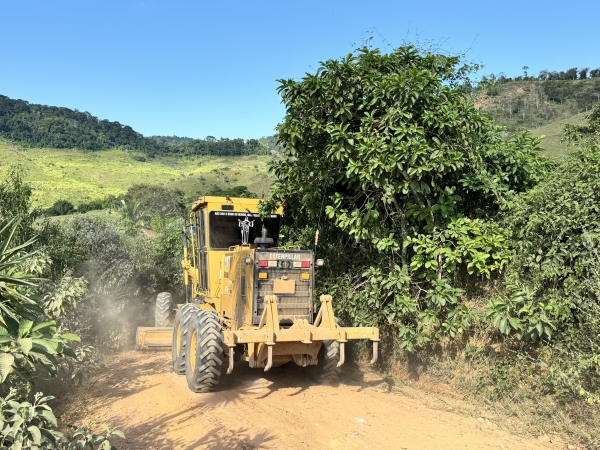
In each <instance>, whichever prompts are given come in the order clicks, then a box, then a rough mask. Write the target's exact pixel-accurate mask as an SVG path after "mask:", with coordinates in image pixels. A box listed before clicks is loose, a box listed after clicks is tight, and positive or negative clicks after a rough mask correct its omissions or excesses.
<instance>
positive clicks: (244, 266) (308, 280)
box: [137, 196, 379, 392]
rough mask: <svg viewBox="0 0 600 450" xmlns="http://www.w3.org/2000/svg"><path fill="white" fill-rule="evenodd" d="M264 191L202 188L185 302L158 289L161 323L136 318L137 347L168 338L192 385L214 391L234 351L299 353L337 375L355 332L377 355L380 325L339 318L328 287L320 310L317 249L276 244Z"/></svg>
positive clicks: (266, 361) (274, 219)
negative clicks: (263, 207) (254, 194)
mask: <svg viewBox="0 0 600 450" xmlns="http://www.w3.org/2000/svg"><path fill="white" fill-rule="evenodd" d="M258 203H259V200H258V199H247V198H230V197H210V196H206V197H202V198H200V199H199V200H198V201H197V202H196V203H194V205H193V206H192V213H191V215H190V220H189V222H188V224H187V226H186V227H185V228H184V230H183V233H182V236H183V261H182V268H183V277H184V284H185V290H186V303H184V304H182V305H179V306H178V307H177V308H176V313H175V318H174V321H173V326H172V327H168V326H166V325H168V320H169V312H170V310H171V308H172V305H171V296H170V294H168V293H161V294H159V295H158V298H157V303H156V315H155V317H156V325H157V326H156V327H148V328H138V333H137V345H138V348H151V347H167V346H171V347H172V355H173V369H174V371H175V372H176V373H178V374H182V375H183V374H185V375H186V378H187V382H188V386H189V388H190V389H191V390H192V391H194V392H208V391H211V390H213V389H214V388H215V387H216V386H217V384H218V383H219V377H220V376H221V368H222V365H223V364H224V363H225V364H226V365H227V373H228V374H230V373H231V372H232V371H233V368H234V362H235V361H242V360H245V361H247V362H248V363H249V365H250V367H253V368H263V369H264V370H265V371H268V370H269V369H271V367H273V366H278V365H281V364H285V363H287V362H291V361H294V362H295V363H296V364H298V365H300V366H302V367H307V366H308V367H310V369H312V370H313V371H314V372H316V376H317V377H318V378H320V379H321V380H322V381H332V380H334V379H335V378H336V377H337V375H338V373H339V371H340V367H341V366H342V364H344V358H345V356H344V354H345V351H344V350H345V348H344V347H345V343H346V342H347V341H348V340H349V339H370V340H371V341H372V342H373V359H372V361H371V363H375V361H376V360H377V353H378V348H377V347H378V342H379V330H378V329H377V328H366V327H340V326H338V324H337V322H336V319H335V317H334V313H333V308H332V298H331V296H329V295H322V296H321V298H320V300H321V302H320V307H319V310H318V312H316V314H315V310H314V304H313V291H314V276H315V267H317V266H320V265H323V260H316V261H315V260H314V253H313V252H312V251H311V250H301V249H299V248H292V247H285V248H284V247H278V242H277V241H278V238H279V226H280V219H281V214H282V212H283V211H282V209H281V208H280V209H279V210H278V211H276V212H275V214H271V215H269V216H267V217H265V218H262V219H261V217H260V216H259V214H258Z"/></svg>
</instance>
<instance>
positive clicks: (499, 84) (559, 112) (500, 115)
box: [471, 77, 600, 131]
mask: <svg viewBox="0 0 600 450" xmlns="http://www.w3.org/2000/svg"><path fill="white" fill-rule="evenodd" d="M519 78H521V79H516V80H510V79H508V80H507V79H502V78H500V79H499V78H492V79H490V78H485V79H483V80H482V82H481V83H479V85H478V87H477V88H476V89H475V91H474V92H472V94H471V95H472V96H473V100H474V102H475V104H476V105H477V106H478V107H479V108H480V109H481V110H482V111H483V112H485V113H486V114H487V115H489V116H490V117H492V118H493V119H494V122H495V123H497V124H498V125H503V126H506V127H507V129H508V131H518V130H531V129H534V128H538V127H542V126H545V125H548V124H550V123H554V122H556V121H557V120H565V119H568V118H569V117H572V116H574V115H576V114H580V113H584V112H586V111H590V110H591V109H592V107H593V105H594V104H595V103H597V102H598V101H600V77H594V78H587V79H581V80H580V79H576V80H561V79H539V78H529V79H522V77H519Z"/></svg>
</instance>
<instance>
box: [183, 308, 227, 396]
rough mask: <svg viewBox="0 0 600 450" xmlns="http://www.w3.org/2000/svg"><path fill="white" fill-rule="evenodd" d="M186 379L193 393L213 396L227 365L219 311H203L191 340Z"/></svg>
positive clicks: (199, 313)
mask: <svg viewBox="0 0 600 450" xmlns="http://www.w3.org/2000/svg"><path fill="white" fill-rule="evenodd" d="M187 338H188V339H187V350H186V354H185V376H186V378H187V383H188V387H189V388H190V390H191V391H193V392H210V391H212V390H214V389H215V388H216V387H217V385H218V384H219V377H220V376H221V366H222V364H223V349H224V348H225V346H224V344H223V330H222V327H221V322H220V321H219V316H218V315H217V313H216V312H215V311H209V310H200V311H198V313H197V314H195V315H194V325H193V326H192V328H191V332H190V333H189V334H188V337H187Z"/></svg>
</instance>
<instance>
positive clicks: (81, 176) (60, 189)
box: [0, 140, 273, 207]
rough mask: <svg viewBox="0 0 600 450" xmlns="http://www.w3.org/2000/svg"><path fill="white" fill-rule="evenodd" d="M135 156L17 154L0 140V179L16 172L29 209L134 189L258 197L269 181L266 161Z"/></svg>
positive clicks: (18, 150)
mask: <svg viewBox="0 0 600 450" xmlns="http://www.w3.org/2000/svg"><path fill="white" fill-rule="evenodd" d="M135 156H136V155H134V154H132V153H131V152H128V151H124V150H105V151H97V152H84V151H80V150H64V149H61V150H57V149H48V148H33V149H31V148H22V147H20V146H18V145H16V144H13V143H11V142H9V141H6V140H0V179H3V178H4V177H5V176H6V174H7V173H8V172H9V171H10V170H11V169H12V168H17V167H18V168H20V169H21V170H22V172H23V174H24V178H25V180H26V181H27V182H28V183H29V184H30V185H31V186H32V187H33V189H34V192H33V201H34V205H35V206H42V207H48V206H51V205H52V204H54V202H55V201H56V200H59V199H64V200H68V201H70V202H71V203H73V204H74V205H78V204H79V203H80V202H82V201H89V200H92V199H99V198H104V197H106V196H107V195H111V194H112V195H119V194H123V193H125V191H127V188H128V187H129V186H131V185H133V184H137V183H150V184H161V185H166V186H169V187H177V188H180V189H182V190H183V191H184V192H185V193H186V195H188V196H196V195H201V194H203V193H206V192H208V191H209V190H210V189H211V188H212V187H214V186H218V187H220V188H227V187H233V186H239V185H243V186H247V187H248V190H250V191H251V192H253V193H255V194H256V195H257V196H259V197H260V196H262V195H264V194H266V192H267V190H268V188H269V186H270V185H271V183H272V181H273V177H272V176H270V175H269V174H267V164H268V161H269V160H270V157H268V156H236V157H212V156H187V157H182V156H177V157H157V158H154V159H148V160H147V161H146V162H142V161H138V160H136V159H134V157H135Z"/></svg>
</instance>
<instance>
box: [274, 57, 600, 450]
mask: <svg viewBox="0 0 600 450" xmlns="http://www.w3.org/2000/svg"><path fill="white" fill-rule="evenodd" d="M472 69H473V67H471V66H469V65H466V64H464V63H463V62H462V61H461V60H460V59H459V58H457V57H449V56H446V55H440V54H431V53H427V52H422V51H420V50H419V49H417V48H415V47H411V46H407V47H401V48H399V49H397V50H396V51H394V52H392V53H389V54H381V53H380V52H379V51H378V50H371V49H368V48H363V49H360V50H359V51H358V52H356V53H354V54H351V55H348V56H347V57H345V58H342V59H340V60H329V61H326V62H324V63H322V65H321V67H320V68H319V69H318V70H317V71H316V72H315V73H312V74H307V75H306V76H305V77H304V78H302V79H301V80H280V87H279V90H280V93H281V95H282V99H283V101H284V103H285V105H286V107H287V113H286V115H285V118H284V120H283V122H282V123H281V124H280V125H279V127H278V138H279V140H280V143H281V145H282V147H283V156H284V157H283V158H280V159H277V160H275V161H273V163H272V165H271V170H272V171H273V173H274V174H275V175H276V176H277V180H276V182H275V183H274V185H273V188H272V190H271V193H270V195H269V197H268V199H267V200H266V202H265V204H264V209H265V211H269V210H271V209H272V208H274V207H275V205H277V204H280V203H281V202H286V203H287V206H286V216H285V217H286V218H285V220H286V224H287V228H286V231H285V234H286V237H287V239H288V241H289V243H293V244H299V245H301V246H303V247H308V248H310V247H312V245H313V244H314V236H315V233H316V231H317V230H319V233H320V234H319V236H320V237H319V244H318V247H317V255H318V257H322V258H323V257H324V258H325V259H326V260H327V261H329V266H328V269H326V270H325V271H322V272H321V273H320V277H319V285H318V290H319V291H321V292H328V293H331V294H333V296H334V298H335V299H336V302H335V305H336V309H337V313H338V315H339V317H340V318H341V320H342V321H345V322H347V323H355V324H357V325H366V326H374V325H377V326H379V327H381V329H382V330H383V333H384V336H385V338H384V341H383V354H384V363H383V364H384V365H387V366H388V368H391V367H392V366H393V365H395V364H398V363H399V362H402V364H403V365H404V366H405V367H407V368H408V369H409V371H410V372H412V373H421V374H427V373H431V374H432V376H434V377H436V379H437V380H438V381H444V382H448V383H450V384H453V385H454V386H456V387H457V388H458V389H459V390H460V391H462V392H463V393H465V394H467V395H471V396H473V397H474V398H478V399H481V400H482V401H488V402H497V403H498V404H499V405H500V404H502V405H506V404H512V408H509V409H508V410H509V411H511V412H510V414H515V415H518V416H519V417H520V418H521V419H522V422H523V425H522V429H521V431H526V432H529V433H535V434H539V435H543V434H545V433H548V432H550V431H556V430H559V431H562V432H566V433H570V434H571V439H575V440H577V441H578V442H579V443H581V444H584V445H586V446H589V447H590V448H591V447H594V448H596V447H598V446H600V441H599V440H598V436H600V428H598V424H599V423H600V409H599V405H600V359H599V357H598V355H599V350H600V329H599V328H598V325H599V317H600V314H599V313H600V306H599V299H600V298H599V296H598V294H599V293H598V286H599V285H600V284H599V283H600V279H599V278H598V273H599V272H598V267H597V266H598V257H599V256H598V250H597V249H598V236H600V215H599V213H598V207H597V205H598V203H599V200H600V199H599V198H597V192H598V188H599V186H598V184H599V183H600V172H599V167H600V147H599V140H598V137H599V133H600V128H599V126H600V122H599V121H598V117H600V103H596V105H595V106H594V107H593V109H592V112H591V114H589V115H588V116H586V119H585V123H584V124H583V125H579V126H577V125H572V126H568V127H567V128H566V134H565V135H564V136H565V138H566V139H568V140H569V141H570V142H571V144H569V143H568V142H565V144H564V145H565V146H567V145H576V147H577V148H576V149H575V150H574V153H573V154H572V155H571V156H569V157H568V158H566V160H565V161H564V162H562V163H558V164H557V163H556V162H553V161H551V160H549V159H547V158H546V157H544V156H542V155H541V154H540V153H541V147H540V146H541V145H543V143H541V139H540V138H536V137H533V136H532V135H531V134H529V133H528V132H526V131H522V132H516V133H513V134H507V131H506V129H505V128H502V127H498V126H496V125H495V123H494V122H493V121H492V120H491V119H490V118H488V117H487V116H486V115H485V114H484V111H482V109H481V108H479V109H478V108H476V107H475V105H474V103H473V102H472V100H471V99H470V98H469V97H468V96H465V95H464V92H465V90H466V89H465V86H469V85H470V81H469V79H468V76H469V73H470V71H471V70H472ZM559 418H560V419H559Z"/></svg>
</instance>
